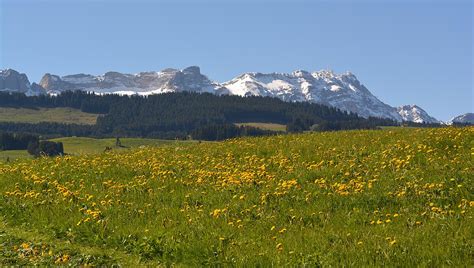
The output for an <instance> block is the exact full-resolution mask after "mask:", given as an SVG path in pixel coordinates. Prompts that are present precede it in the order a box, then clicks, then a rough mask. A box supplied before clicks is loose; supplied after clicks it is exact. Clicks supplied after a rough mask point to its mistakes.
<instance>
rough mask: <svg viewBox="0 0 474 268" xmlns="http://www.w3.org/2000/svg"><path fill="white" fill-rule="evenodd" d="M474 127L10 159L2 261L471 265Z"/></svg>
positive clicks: (0, 182) (3, 183) (0, 175)
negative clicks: (11, 160)
mask: <svg viewBox="0 0 474 268" xmlns="http://www.w3.org/2000/svg"><path fill="white" fill-rule="evenodd" d="M473 157H474V127H465V128H438V129H428V128H424V129H416V128H394V129H384V130H357V131H341V132H324V133H305V134H299V135H279V136H272V137H261V138H241V139H233V140H228V141H224V142H213V143H186V144H181V143H175V144H170V146H161V147H151V146H142V147H138V148H133V149H131V150H121V151H119V150H115V151H111V152H105V153H96V154H82V155H70V156H65V157H58V158H40V159H19V160H16V161H13V162H9V163H3V162H0V217H1V218H0V265H73V266H76V265H114V264H117V265H123V266H137V265H176V266H209V265H213V266H217V265H219V266H220V265H222V266H243V265H245V266H257V265H258V266H271V265H275V266H283V265H291V266H311V267H313V266H337V267H339V266H385V265H387V266H408V267H410V266H430V267H438V266H458V267H459V266H473V265H474V220H473V216H474V215H473V212H474V211H473V207H474V182H473V179H474V170H473V167H474V165H473Z"/></svg>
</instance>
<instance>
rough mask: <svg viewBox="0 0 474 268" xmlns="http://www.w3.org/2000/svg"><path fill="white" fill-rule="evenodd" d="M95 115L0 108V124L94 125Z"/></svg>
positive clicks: (65, 108) (70, 110)
mask: <svg viewBox="0 0 474 268" xmlns="http://www.w3.org/2000/svg"><path fill="white" fill-rule="evenodd" d="M97 117H98V115H97V114H90V113H84V112H82V111H81V110H78V109H74V108H67V107H64V108H63V107H59V108H34V109H30V108H9V107H0V122H17V123H33V124H34V123H38V122H54V123H65V124H83V125H94V124H95V123H96V121H97Z"/></svg>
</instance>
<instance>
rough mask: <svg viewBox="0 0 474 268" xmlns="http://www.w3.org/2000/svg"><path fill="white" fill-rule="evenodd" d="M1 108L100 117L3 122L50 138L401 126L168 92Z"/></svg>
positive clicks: (326, 110)
mask: <svg viewBox="0 0 474 268" xmlns="http://www.w3.org/2000/svg"><path fill="white" fill-rule="evenodd" d="M0 107H24V108H39V107H45V108H55V107H70V108H76V109H80V110H81V111H83V112H87V113H95V114H100V116H99V117H98V119H97V123H96V125H93V126H86V125H77V124H62V123H37V124H29V123H11V122H4V123H0V130H2V131H7V132H15V133H20V132H21V133H30V134H36V135H42V136H48V137H54V136H85V137H118V136H120V137H147V138H162V139H189V138H192V139H198V140H201V139H202V140H223V139H228V138H233V137H239V136H260V135H271V134H275V132H270V131H266V130H261V129H257V128H253V127H248V126H240V127H239V126H236V125H234V123H244V122H262V123H278V124H284V125H286V126H287V131H288V132H302V131H306V130H310V129H311V130H313V131H330V130H344V129H370V128H376V127H377V126H393V125H398V123H397V122H394V121H392V120H388V119H379V118H368V119H365V118H361V117H358V116H357V115H356V114H354V113H347V112H344V111H340V110H338V109H336V108H331V107H327V106H324V105H319V104H314V103H307V102H284V101H282V100H279V99H276V98H269V97H255V96H252V97H239V96H217V95H213V94H199V93H190V92H182V93H166V94H158V95H151V96H146V97H145V96H136V95H134V96H119V95H95V94H93V93H86V92H82V91H75V92H64V93H62V94H61V95H58V96H47V95H43V96H32V97H28V96H25V95H23V94H12V93H0Z"/></svg>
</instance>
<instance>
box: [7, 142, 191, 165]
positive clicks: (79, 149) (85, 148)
mask: <svg viewBox="0 0 474 268" xmlns="http://www.w3.org/2000/svg"><path fill="white" fill-rule="evenodd" d="M50 141H54V142H62V143H63V146H64V153H65V154H67V155H84V154H100V153H103V152H104V150H105V148H106V147H109V148H111V149H112V150H114V151H126V150H130V149H137V148H140V147H143V146H148V147H156V146H165V145H172V146H173V145H177V144H181V145H185V144H192V143H196V142H197V141H191V140H190V141H181V140H178V141H175V140H160V139H144V138H121V139H120V141H121V143H122V146H121V147H118V146H116V144H115V141H116V140H115V139H114V138H104V139H94V138H87V137H64V138H56V139H50ZM32 158H33V156H31V155H30V154H28V152H27V151H26V150H7V151H0V162H1V161H4V162H5V161H7V160H8V161H12V160H15V159H32Z"/></svg>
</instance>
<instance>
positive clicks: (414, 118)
mask: <svg viewBox="0 0 474 268" xmlns="http://www.w3.org/2000/svg"><path fill="white" fill-rule="evenodd" d="M397 110H398V113H399V114H400V115H401V116H402V118H403V121H411V122H415V123H441V122H440V121H439V120H437V119H436V118H434V117H431V116H430V115H428V113H427V112H426V111H425V110H423V109H422V108H420V107H419V106H417V105H415V104H412V105H403V106H400V107H398V108H397Z"/></svg>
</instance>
